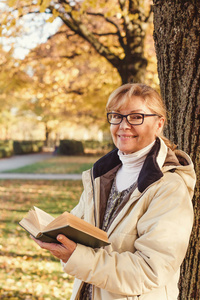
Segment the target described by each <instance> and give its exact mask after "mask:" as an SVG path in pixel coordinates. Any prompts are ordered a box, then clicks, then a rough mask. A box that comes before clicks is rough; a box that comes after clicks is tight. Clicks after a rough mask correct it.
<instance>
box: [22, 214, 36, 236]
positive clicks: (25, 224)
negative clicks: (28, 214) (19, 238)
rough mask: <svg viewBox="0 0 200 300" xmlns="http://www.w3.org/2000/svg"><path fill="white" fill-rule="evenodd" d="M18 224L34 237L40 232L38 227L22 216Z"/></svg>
mask: <svg viewBox="0 0 200 300" xmlns="http://www.w3.org/2000/svg"><path fill="white" fill-rule="evenodd" d="M19 224H20V225H21V226H22V227H23V228H24V229H25V230H26V231H28V232H29V233H30V234H32V235H33V236H34V237H37V235H38V234H39V233H40V231H39V229H38V228H37V227H36V226H34V224H33V223H32V222H30V220H29V219H27V218H23V219H22V220H21V221H20V222H19Z"/></svg>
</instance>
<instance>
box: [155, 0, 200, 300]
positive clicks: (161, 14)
mask: <svg viewBox="0 0 200 300" xmlns="http://www.w3.org/2000/svg"><path fill="white" fill-rule="evenodd" d="M153 2H154V8H153V12H154V41H155V48H156V54H157V60H158V75H159V79H160V88H161V95H162V97H163V99H164V101H165V104H166V108H167V111H168V125H167V128H166V132H165V134H166V136H167V137H168V138H169V139H170V140H172V141H173V142H174V143H176V144H177V145H178V147H179V148H180V149H182V150H184V151H186V152H187V153H188V154H189V155H190V157H191V158H192V160H193V163H194V165H195V170H196V174H197V184H196V190H195V196H194V198H193V204H194V213H195V221H194V227H193V231H192V235H191V241H190V245H189V248H188V252H187V255H186V258H185V260H184V262H183V264H182V268H181V277H180V295H179V299H181V300H192V299H194V300H197V299H200V286H199V284H200V266H199V261H200V255H199V254H200V253H199V248H200V247H199V246H200V243H199V233H200V232H199V231H200V229H199V219H200V201H199V197H200V88H199V87H200V1H199V0H196V1H195V0H192V1H191V0H190V1H184V0H176V1H168V0H163V1H160V0H154V1H153Z"/></svg>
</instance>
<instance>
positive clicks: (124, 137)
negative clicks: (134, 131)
mask: <svg viewBox="0 0 200 300" xmlns="http://www.w3.org/2000/svg"><path fill="white" fill-rule="evenodd" d="M118 137H119V138H122V139H133V138H136V137H137V135H118Z"/></svg>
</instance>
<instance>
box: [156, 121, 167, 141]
mask: <svg viewBox="0 0 200 300" xmlns="http://www.w3.org/2000/svg"><path fill="white" fill-rule="evenodd" d="M164 123H165V118H164V117H161V118H159V120H158V123H157V131H156V136H159V135H160V133H161V132H162V129H163V126H164Z"/></svg>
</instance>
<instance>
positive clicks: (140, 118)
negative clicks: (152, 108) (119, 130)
mask: <svg viewBox="0 0 200 300" xmlns="http://www.w3.org/2000/svg"><path fill="white" fill-rule="evenodd" d="M154 116H158V117H160V116H159V115H157V114H141V113H132V114H128V115H122V114H119V113H107V119H108V122H109V123H110V124H113V125H119V124H120V123H121V122H122V121H123V119H124V118H126V121H127V122H128V123H129V124H130V125H135V126H136V125H141V124H142V123H143V122H144V118H145V117H154Z"/></svg>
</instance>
